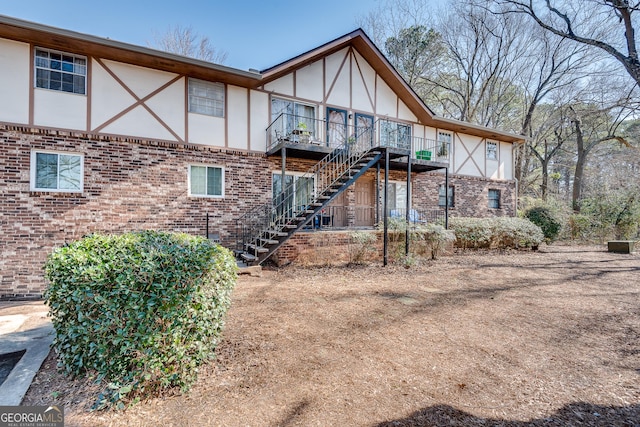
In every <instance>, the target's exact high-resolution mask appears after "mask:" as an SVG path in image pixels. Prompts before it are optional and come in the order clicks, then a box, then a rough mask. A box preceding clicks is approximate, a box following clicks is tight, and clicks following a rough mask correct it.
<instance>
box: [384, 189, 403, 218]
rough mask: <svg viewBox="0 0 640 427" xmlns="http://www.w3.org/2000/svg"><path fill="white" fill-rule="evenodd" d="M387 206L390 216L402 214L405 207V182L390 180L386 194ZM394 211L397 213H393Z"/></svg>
mask: <svg viewBox="0 0 640 427" xmlns="http://www.w3.org/2000/svg"><path fill="white" fill-rule="evenodd" d="M387 197H388V200H387V205H388V206H387V207H388V209H389V212H390V215H391V216H404V215H403V213H404V212H405V209H406V208H407V184H406V183H401V182H390V183H389V192H388V194H387ZM393 211H396V213H397V215H394V212H393Z"/></svg>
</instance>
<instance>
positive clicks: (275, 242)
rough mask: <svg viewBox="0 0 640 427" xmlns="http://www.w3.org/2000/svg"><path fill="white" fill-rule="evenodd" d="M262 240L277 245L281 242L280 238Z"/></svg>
mask: <svg viewBox="0 0 640 427" xmlns="http://www.w3.org/2000/svg"><path fill="white" fill-rule="evenodd" d="M260 241H261V242H262V243H264V244H266V245H277V244H278V243H280V241H279V240H273V239H260Z"/></svg>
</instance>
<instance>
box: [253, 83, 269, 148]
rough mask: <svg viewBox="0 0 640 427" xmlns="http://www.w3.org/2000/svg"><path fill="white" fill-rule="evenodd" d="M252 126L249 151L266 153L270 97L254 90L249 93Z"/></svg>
mask: <svg viewBox="0 0 640 427" xmlns="http://www.w3.org/2000/svg"><path fill="white" fill-rule="evenodd" d="M249 102H250V110H249V111H250V113H251V124H250V135H249V138H250V143H249V149H251V150H254V151H266V150H267V143H266V129H267V126H268V124H269V122H270V120H269V95H268V94H266V93H263V92H257V91H254V90H252V91H251V92H250V93H249Z"/></svg>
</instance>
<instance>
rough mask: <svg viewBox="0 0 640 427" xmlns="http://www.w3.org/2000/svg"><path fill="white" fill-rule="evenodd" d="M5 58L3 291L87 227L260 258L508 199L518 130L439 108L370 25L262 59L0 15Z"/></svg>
mask: <svg viewBox="0 0 640 427" xmlns="http://www.w3.org/2000/svg"><path fill="white" fill-rule="evenodd" d="M0 63H1V64H2V67H0V77H1V78H0V99H1V100H2V102H0V144H1V145H0V192H1V195H2V197H0V224H1V225H2V233H1V235H0V243H1V245H0V246H1V247H2V258H1V259H0V298H9V297H16V296H38V295H40V294H41V293H42V291H43V289H44V286H45V283H44V280H43V273H42V265H43V263H44V261H45V259H46V256H47V254H48V253H50V252H51V250H52V249H53V248H54V247H56V246H60V245H62V244H64V243H65V242H69V241H71V240H74V239H77V238H80V237H82V236H83V235H87V234H90V233H93V232H124V231H130V230H138V229H161V230H174V231H184V232H189V233H193V234H201V235H204V234H205V232H207V230H209V231H208V232H209V234H210V235H212V234H215V235H216V236H217V237H219V239H220V241H221V243H222V244H223V245H225V246H228V247H231V248H234V249H238V248H240V249H242V250H244V251H246V252H245V253H244V256H245V258H246V259H247V258H248V259H249V260H250V261H253V262H260V261H262V260H263V259H264V258H266V257H267V256H269V255H271V253H273V251H274V250H275V249H276V248H277V247H278V246H279V245H280V244H281V242H282V241H284V240H286V238H288V237H289V236H290V235H291V234H292V233H294V232H296V231H298V230H299V229H302V228H304V227H305V226H309V225H312V226H313V225H319V226H321V227H334V228H338V227H369V226H373V225H374V224H375V223H376V222H377V221H379V220H380V218H381V216H382V215H384V214H386V215H392V216H393V215H400V216H407V217H409V216H411V218H412V219H413V218H414V217H416V216H417V217H420V218H421V220H432V219H433V218H436V217H438V216H441V214H440V212H443V211H444V210H445V208H448V211H449V213H450V214H452V215H463V216H491V215H514V214H515V201H516V183H515V181H514V179H513V149H514V145H515V144H517V143H520V142H522V137H520V136H517V135H513V134H510V133H506V132H501V131H498V130H495V129H489V128H484V127H480V126H476V125H472V124H469V123H464V122H460V121H455V120H450V119H445V118H442V117H438V116H436V115H434V114H433V113H432V112H431V111H430V110H429V109H428V107H427V106H426V105H424V103H423V102H422V101H421V99H420V98H419V97H418V96H417V95H416V94H415V93H414V92H413V90H412V89H411V88H410V87H409V86H408V85H407V84H406V83H405V82H404V81H403V79H402V78H401V77H400V76H399V75H398V73H397V72H396V71H395V70H394V68H393V67H392V66H391V65H390V64H389V62H388V61H387V60H386V59H385V57H384V56H383V55H382V54H381V53H380V51H379V50H378V49H377V48H376V47H375V46H374V44H373V43H372V42H371V40H370V39H369V38H368V37H367V36H366V35H365V34H364V33H363V31H361V30H356V31H354V32H352V33H350V34H347V35H345V36H342V37H340V38H338V39H335V40H333V41H331V42H329V43H327V44H325V45H323V46H320V47H318V48H315V49H313V50H310V51H309V52H306V53H303V54H302V55H300V56H297V57H295V58H293V59H291V60H289V61H286V62H284V63H281V64H279V65H276V66H274V67H272V68H269V69H267V70H263V71H260V72H258V71H242V70H237V69H233V68H230V67H225V66H221V65H216V64H212V63H208V62H203V61H200V60H196V59H192V58H186V57H182V56H178V55H174V54H170V53H166V52H161V51H156V50H153V49H149V48H146V47H140V46H134V45H130V44H126V43H121V42H117V41H113V40H110V39H104V38H99V37H94V36H91V35H86V34H79V33H76V32H72V31H68V30H64V29H59V28H53V27H49V26H45V25H41V24H36V23H32V22H26V21H22V20H18V19H14V18H10V17H6V16H0ZM384 182H387V185H386V187H385V185H384ZM385 189H386V190H387V191H386V194H387V196H386V199H387V205H386V209H385V208H384V207H383V206H382V205H383V200H384V194H385V191H383V190H385ZM447 205H448V206H447ZM408 214H410V215H408ZM252 256H255V257H257V258H252Z"/></svg>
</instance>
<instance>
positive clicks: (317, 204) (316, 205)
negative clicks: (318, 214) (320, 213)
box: [311, 202, 324, 208]
mask: <svg viewBox="0 0 640 427" xmlns="http://www.w3.org/2000/svg"><path fill="white" fill-rule="evenodd" d="M323 204H324V203H318V202H315V203H311V206H314V207H316V208H319V207H320V206H322V205H323Z"/></svg>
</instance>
